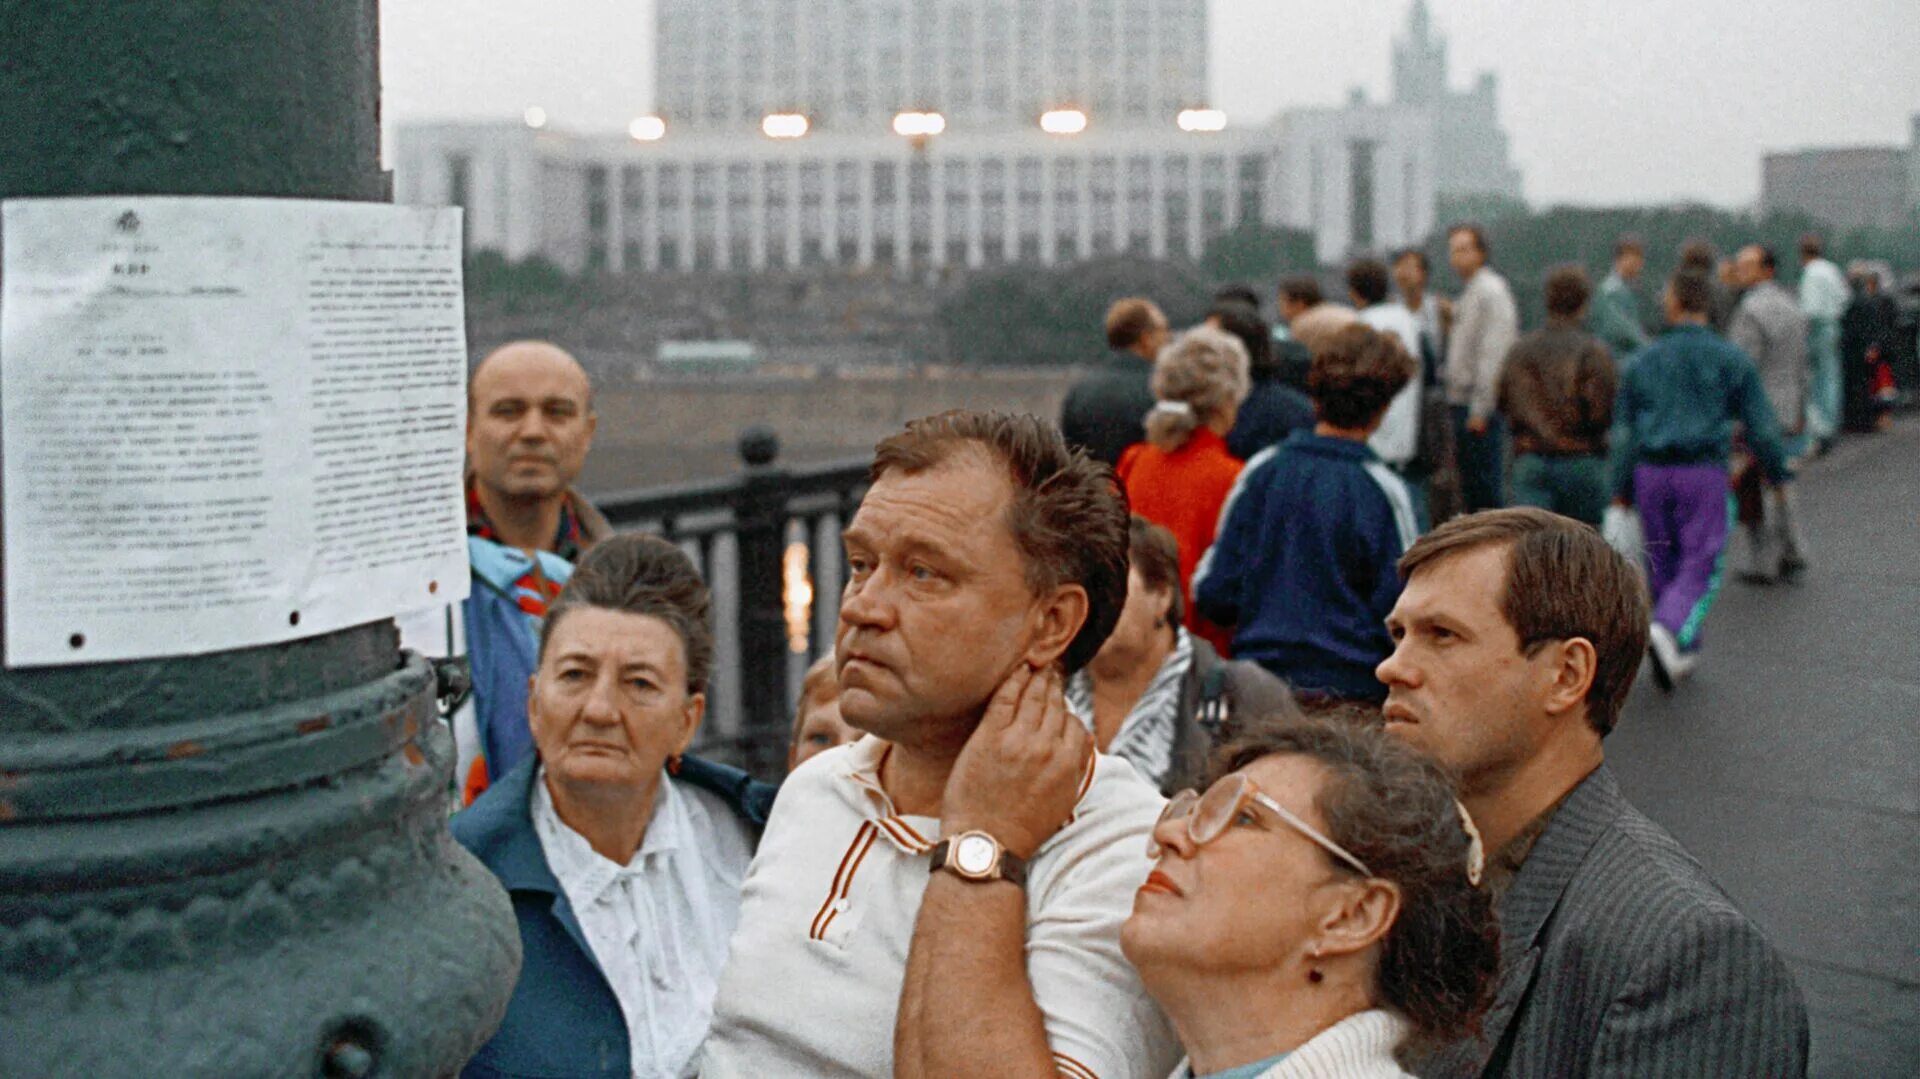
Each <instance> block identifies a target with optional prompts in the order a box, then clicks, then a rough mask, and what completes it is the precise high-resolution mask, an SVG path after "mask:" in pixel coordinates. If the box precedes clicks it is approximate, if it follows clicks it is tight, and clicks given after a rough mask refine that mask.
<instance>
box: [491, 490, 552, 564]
mask: <svg viewBox="0 0 1920 1079" xmlns="http://www.w3.org/2000/svg"><path fill="white" fill-rule="evenodd" d="M474 494H475V496H476V497H477V498H478V499H479V500H480V509H481V511H482V512H484V513H485V514H486V515H487V522H488V523H489V524H491V525H492V526H493V535H494V539H495V540H497V541H498V542H499V543H501V544H503V545H505V546H508V547H517V548H519V549H520V550H523V551H551V550H553V541H554V537H555V536H557V535H559V533H560V510H561V508H562V507H563V506H565V505H566V501H567V494H566V491H564V490H562V491H561V492H560V493H559V494H557V495H550V496H544V497H540V498H511V497H508V496H505V495H500V494H497V493H495V492H494V491H492V490H489V489H488V488H487V487H486V486H484V485H480V484H476V485H475V486H474Z"/></svg>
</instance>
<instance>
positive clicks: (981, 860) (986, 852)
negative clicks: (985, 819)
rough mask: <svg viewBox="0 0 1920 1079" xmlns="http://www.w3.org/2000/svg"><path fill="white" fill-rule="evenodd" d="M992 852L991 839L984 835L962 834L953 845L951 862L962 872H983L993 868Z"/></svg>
mask: <svg viewBox="0 0 1920 1079" xmlns="http://www.w3.org/2000/svg"><path fill="white" fill-rule="evenodd" d="M994 854H995V851H994V849H993V840H991V839H988V838H987V837H986V836H983V835H969V836H962V837H960V842H959V843H957V844H955V846H954V852H953V864H954V865H956V866H958V867H960V871H961V872H963V873H972V874H980V873H985V872H986V871H987V870H989V869H992V868H993V862H994Z"/></svg>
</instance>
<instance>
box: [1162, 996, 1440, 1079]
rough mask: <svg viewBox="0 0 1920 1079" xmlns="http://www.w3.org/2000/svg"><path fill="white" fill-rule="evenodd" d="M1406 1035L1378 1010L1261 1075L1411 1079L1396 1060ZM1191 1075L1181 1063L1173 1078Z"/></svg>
mask: <svg viewBox="0 0 1920 1079" xmlns="http://www.w3.org/2000/svg"><path fill="white" fill-rule="evenodd" d="M1406 1036H1407V1021H1406V1020H1405V1019H1402V1018H1400V1017H1399V1016H1397V1015H1395V1014H1393V1013H1392V1012H1388V1011H1382V1010H1380V1009H1378V1008H1375V1009H1373V1010H1372V1011H1365V1012H1361V1013H1359V1014H1358V1015H1349V1016H1347V1017H1346V1018H1345V1019H1342V1020H1340V1021H1339V1022H1338V1023H1335V1024H1334V1025H1332V1026H1330V1027H1328V1028H1327V1029H1325V1030H1323V1031H1321V1032H1320V1033H1318V1034H1316V1035H1314V1036H1313V1037H1312V1038H1310V1039H1308V1041H1307V1043H1306V1044H1305V1045H1302V1046H1301V1047H1300V1048H1298V1049H1295V1050H1294V1051H1293V1052H1291V1053H1288V1054H1287V1058H1286V1059H1285V1060H1282V1061H1281V1062H1280V1063H1278V1064H1275V1065H1274V1066H1273V1067H1271V1068H1268V1069H1267V1070H1266V1071H1264V1072H1261V1073H1260V1079H1412V1076H1410V1075H1408V1073H1406V1072H1404V1071H1402V1070H1400V1065H1399V1063H1398V1062H1397V1061H1395V1060H1394V1059H1393V1050H1394V1048H1395V1047H1396V1046H1398V1045H1399V1044H1400V1040H1401V1039H1402V1038H1405V1037H1406ZM1191 1074H1192V1071H1191V1066H1190V1065H1189V1064H1188V1062H1187V1061H1185V1060H1182V1061H1181V1062H1180V1066H1179V1067H1177V1068H1175V1069H1173V1075H1172V1076H1171V1077H1170V1079H1187V1077H1188V1076H1189V1075H1191Z"/></svg>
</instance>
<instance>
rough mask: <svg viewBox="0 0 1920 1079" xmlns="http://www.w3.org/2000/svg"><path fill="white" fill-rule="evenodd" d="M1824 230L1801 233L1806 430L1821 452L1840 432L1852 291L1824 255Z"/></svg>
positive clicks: (1801, 306) (1801, 308) (1801, 307)
mask: <svg viewBox="0 0 1920 1079" xmlns="http://www.w3.org/2000/svg"><path fill="white" fill-rule="evenodd" d="M1820 252H1821V242H1820V234H1819V233H1817V232H1809V233H1807V234H1806V235H1805V236H1802V237H1800V312H1801V314H1804V315H1805V316H1807V363H1808V365H1809V366H1810V368H1811V370H1810V372H1809V378H1808V387H1807V433H1808V434H1809V435H1810V436H1812V438H1813V440H1814V444H1815V446H1816V447H1817V448H1818V449H1819V450H1820V451H1823V452H1824V450H1825V449H1826V447H1827V445H1829V444H1830V443H1831V442H1832V440H1833V436H1834V434H1835V433H1836V432H1838V431H1839V430H1840V407H1841V389H1840V319H1841V317H1842V316H1843V315H1845V314H1846V313H1847V305H1848V304H1849V303H1851V302H1852V300H1853V294H1852V292H1851V290H1849V289H1848V288H1847V279H1846V277H1844V276H1843V275H1842V274H1841V273H1840V267H1838V266H1835V265H1834V264H1833V262H1832V261H1831V260H1829V259H1826V258H1822V257H1821V254H1820Z"/></svg>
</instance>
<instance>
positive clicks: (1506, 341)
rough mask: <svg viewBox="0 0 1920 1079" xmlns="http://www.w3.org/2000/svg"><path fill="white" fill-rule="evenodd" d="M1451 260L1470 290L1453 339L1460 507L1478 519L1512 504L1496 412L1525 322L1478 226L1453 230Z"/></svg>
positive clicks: (1502, 424) (1450, 392)
mask: <svg viewBox="0 0 1920 1079" xmlns="http://www.w3.org/2000/svg"><path fill="white" fill-rule="evenodd" d="M1447 257H1448V260H1449V261H1451V262H1452V263H1453V272H1454V273H1456V274H1459V275H1460V280H1461V282H1462V283H1463V285H1464V287H1463V288H1462V289H1461V292H1460V298H1459V300H1457V301H1455V303H1454V309H1455V316H1454V321H1453V333H1452V335H1451V336H1450V337H1448V339H1447V403H1448V404H1449V405H1451V406H1452V411H1453V437H1454V446H1455V452H1456V453H1457V455H1458V461H1459V468H1460V494H1461V499H1462V501H1463V502H1464V503H1465V505H1466V509H1467V511H1468V512H1469V513H1471V512H1473V511H1475V510H1484V509H1493V508H1496V507H1499V506H1502V505H1505V504H1506V475H1505V473H1506V460H1505V458H1506V421H1505V420H1504V419H1502V418H1501V416H1500V413H1499V412H1498V411H1497V410H1496V409H1495V407H1494V406H1495V402H1496V398H1497V397H1498V394H1499V391H1500V365H1501V364H1502V363H1504V362H1505V361H1506V358H1507V352H1508V350H1510V349H1512V348H1513V342H1514V340H1515V338H1517V337H1519V328H1520V315H1519V312H1518V311H1517V310H1516V309H1515V308H1514V305H1513V290H1512V289H1510V288H1508V287H1507V281H1506V278H1504V277H1501V276H1500V275H1499V274H1498V273H1496V272H1495V271H1494V269H1493V267H1492V266H1490V265H1488V264H1487V260H1488V257H1489V252H1488V250H1487V239H1486V235H1485V233H1483V232H1482V231H1481V230H1480V227H1479V226H1478V225H1455V226H1454V227H1453V228H1451V229H1449V230H1447Z"/></svg>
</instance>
